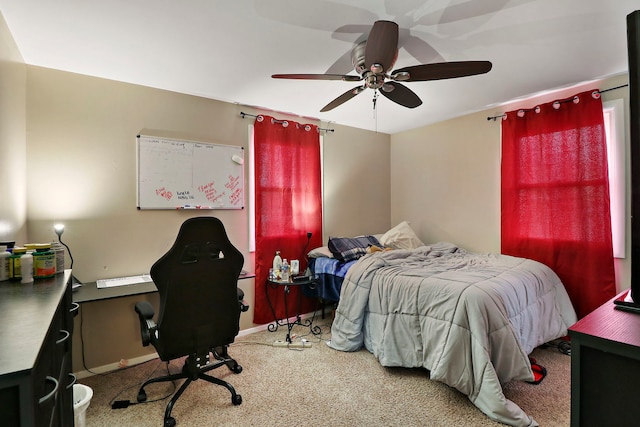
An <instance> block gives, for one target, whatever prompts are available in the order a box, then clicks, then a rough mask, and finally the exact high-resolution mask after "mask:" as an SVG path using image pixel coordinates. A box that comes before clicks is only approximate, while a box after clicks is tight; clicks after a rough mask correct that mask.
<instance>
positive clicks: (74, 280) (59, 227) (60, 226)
mask: <svg viewBox="0 0 640 427" xmlns="http://www.w3.org/2000/svg"><path fill="white" fill-rule="evenodd" d="M53 229H54V230H55V232H56V234H57V235H58V242H60V243H61V244H62V246H64V247H65V248H67V252H69V259H71V264H70V265H69V268H70V269H71V270H73V255H71V249H69V246H67V244H66V243H64V242H63V241H62V233H64V224H56V225H54V226H53ZM76 284H78V285H81V284H82V282H81V281H79V280H78V279H77V278H76V276H74V275H73V273H71V285H72V286H73V285H76Z"/></svg>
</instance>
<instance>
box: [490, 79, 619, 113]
mask: <svg viewBox="0 0 640 427" xmlns="http://www.w3.org/2000/svg"><path fill="white" fill-rule="evenodd" d="M627 86H629V85H628V84H623V85H620V86H616V87H611V88H609V89H602V90H596V91H594V92H596V93H599V94H600V93H605V92H609V91H611V90H616V89H621V88H623V87H627ZM572 100H573V97H570V98H567V99H563V100H562V101H558V102H560V103H562V102H569V101H572ZM534 108H535V107H534ZM529 110H533V108H529ZM506 116H507V114H506V113H502V114H498V115H497V116H489V117H487V120H493V121H494V122H495V121H496V120H497V119H504V118H505V117H506Z"/></svg>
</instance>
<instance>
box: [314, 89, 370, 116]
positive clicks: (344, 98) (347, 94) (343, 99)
mask: <svg viewBox="0 0 640 427" xmlns="http://www.w3.org/2000/svg"><path fill="white" fill-rule="evenodd" d="M364 89H365V88H364V86H357V87H354V88H353V89H350V90H348V91H346V92H345V93H343V94H342V95H340V96H339V97H337V98H336V99H334V100H333V101H331V102H330V103H328V104H327V105H325V106H324V107H323V108H322V110H320V112H321V113H324V112H326V111H330V110H333V109H334V108H336V107H337V106H339V105H342V104H344V103H345V102H347V101H348V100H350V99H351V98H353V97H354V96H356V95H358V94H359V93H360V92H362V91H363V90H364Z"/></svg>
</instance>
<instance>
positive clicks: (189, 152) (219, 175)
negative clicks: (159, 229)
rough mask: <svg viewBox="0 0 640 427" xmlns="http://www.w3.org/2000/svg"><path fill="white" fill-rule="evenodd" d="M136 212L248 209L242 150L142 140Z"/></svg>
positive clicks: (155, 138) (141, 136)
mask: <svg viewBox="0 0 640 427" xmlns="http://www.w3.org/2000/svg"><path fill="white" fill-rule="evenodd" d="M137 149H138V153H137V155H138V209H242V208H244V166H243V164H244V148H243V147H238V146H234V145H218V144H208V143H202V142H194V141H184V140H178V139H170V138H160V137H155V136H146V135H138V137H137Z"/></svg>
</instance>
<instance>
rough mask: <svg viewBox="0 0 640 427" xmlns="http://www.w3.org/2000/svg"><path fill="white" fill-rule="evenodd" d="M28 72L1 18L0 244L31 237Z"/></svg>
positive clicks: (0, 17)
mask: <svg viewBox="0 0 640 427" xmlns="http://www.w3.org/2000/svg"><path fill="white" fill-rule="evenodd" d="M25 72H26V66H25V64H24V62H23V60H22V56H21V55H20V52H18V49H17V47H16V45H15V42H14V41H13V37H12V36H11V33H10V32H9V29H8V28H7V26H6V23H5V22H4V19H3V17H2V15H1V14H0V201H2V202H1V203H0V241H7V240H18V241H21V240H24V239H25V238H26V236H27V199H26V190H25V189H26V183H25V170H26V162H27V152H26V150H27V140H26V134H25V122H26V74H25Z"/></svg>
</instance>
